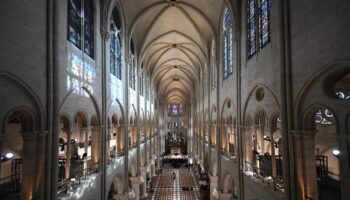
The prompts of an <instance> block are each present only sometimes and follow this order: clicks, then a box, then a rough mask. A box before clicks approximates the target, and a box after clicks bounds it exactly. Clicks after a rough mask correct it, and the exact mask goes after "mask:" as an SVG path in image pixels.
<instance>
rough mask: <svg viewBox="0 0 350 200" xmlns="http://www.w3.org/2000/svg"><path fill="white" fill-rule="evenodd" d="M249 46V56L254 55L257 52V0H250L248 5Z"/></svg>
mask: <svg viewBox="0 0 350 200" xmlns="http://www.w3.org/2000/svg"><path fill="white" fill-rule="evenodd" d="M247 9H248V10H247V21H248V27H247V46H248V57H249V58H250V57H252V56H253V55H255V53H256V31H257V29H256V7H255V0H248V6H247Z"/></svg>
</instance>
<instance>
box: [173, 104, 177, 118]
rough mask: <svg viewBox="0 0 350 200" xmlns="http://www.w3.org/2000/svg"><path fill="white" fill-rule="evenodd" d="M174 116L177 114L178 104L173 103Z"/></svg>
mask: <svg viewBox="0 0 350 200" xmlns="http://www.w3.org/2000/svg"><path fill="white" fill-rule="evenodd" d="M173 116H177V105H176V104H173Z"/></svg>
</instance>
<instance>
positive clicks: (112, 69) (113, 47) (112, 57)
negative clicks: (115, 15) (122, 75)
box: [109, 23, 116, 75]
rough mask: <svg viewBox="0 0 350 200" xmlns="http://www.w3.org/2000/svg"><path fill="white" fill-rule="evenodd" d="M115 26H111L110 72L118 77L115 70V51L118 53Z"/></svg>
mask: <svg viewBox="0 0 350 200" xmlns="http://www.w3.org/2000/svg"><path fill="white" fill-rule="evenodd" d="M115 31H116V28H115V25H114V24H113V23H112V24H111V34H110V35H111V36H110V38H111V40H110V51H109V53H110V66H109V68H110V72H111V74H113V75H116V70H115V64H116V56H115V51H116V37H115Z"/></svg>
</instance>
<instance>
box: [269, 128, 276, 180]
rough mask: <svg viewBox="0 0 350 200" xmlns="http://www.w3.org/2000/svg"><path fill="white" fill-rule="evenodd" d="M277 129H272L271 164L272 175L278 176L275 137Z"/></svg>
mask: <svg viewBox="0 0 350 200" xmlns="http://www.w3.org/2000/svg"><path fill="white" fill-rule="evenodd" d="M274 132H275V130H271V131H270V137H271V165H272V177H274V178H276V177H277V163H276V157H275V156H276V155H275V138H274Z"/></svg>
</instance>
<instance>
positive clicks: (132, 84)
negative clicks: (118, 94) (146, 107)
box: [129, 55, 136, 90]
mask: <svg viewBox="0 0 350 200" xmlns="http://www.w3.org/2000/svg"><path fill="white" fill-rule="evenodd" d="M135 68H136V66H135V59H134V55H132V58H131V64H130V69H129V87H130V88H131V89H133V90H135V83H136V78H135V72H136V69H135Z"/></svg>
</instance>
